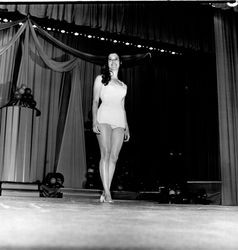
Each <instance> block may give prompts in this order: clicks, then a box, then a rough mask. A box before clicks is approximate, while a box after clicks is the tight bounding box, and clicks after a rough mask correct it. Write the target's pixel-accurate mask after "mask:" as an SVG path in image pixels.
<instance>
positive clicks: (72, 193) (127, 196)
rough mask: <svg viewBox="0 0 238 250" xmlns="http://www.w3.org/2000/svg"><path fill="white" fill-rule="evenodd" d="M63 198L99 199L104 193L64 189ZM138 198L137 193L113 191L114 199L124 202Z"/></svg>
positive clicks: (94, 190)
mask: <svg viewBox="0 0 238 250" xmlns="http://www.w3.org/2000/svg"><path fill="white" fill-rule="evenodd" d="M61 191H62V193H63V197H77V198H79V197H82V198H92V199H97V198H99V197H100V195H101V193H102V191H101V190H99V189H72V188H62V189H61ZM137 196H138V193H137V192H131V191H112V197H113V199H122V200H136V199H137Z"/></svg>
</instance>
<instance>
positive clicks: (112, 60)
mask: <svg viewBox="0 0 238 250" xmlns="http://www.w3.org/2000/svg"><path fill="white" fill-rule="evenodd" d="M120 63H121V61H120V58H119V56H118V54H116V53H111V54H109V55H108V62H107V64H106V67H105V69H104V71H103V72H102V74H101V75H98V76H97V77H96V79H95V82H94V89H93V107H92V115H93V131H94V133H96V134H97V139H98V143H99V147H100V153H101V159H100V163H99V172H100V177H101V180H102V184H103V189H104V191H103V193H102V195H101V197H100V201H101V202H112V197H111V193H110V187H111V182H112V178H113V174H114V171H115V166H116V162H117V159H118V155H119V153H120V150H121V147H122V144H123V141H128V140H129V139H130V133H129V127H128V124H127V118H126V112H125V108H124V103H125V96H126V93H127V86H126V85H125V84H124V83H123V82H121V81H120V80H119V79H118V71H119V68H120ZM100 100H101V104H100V106H99V101H100Z"/></svg>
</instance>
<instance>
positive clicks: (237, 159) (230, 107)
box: [214, 11, 238, 205]
mask: <svg viewBox="0 0 238 250" xmlns="http://www.w3.org/2000/svg"><path fill="white" fill-rule="evenodd" d="M237 23H238V18H237V16H236V15H234V13H233V14H232V13H231V12H222V11H217V12H216V14H215V17H214V27H215V48H216V66H217V86H218V104H219V134H220V165H221V177H222V204H223V205H238V182H237V180H238V154H237V152H238V68H237V65H238V47H237V44H238V40H237V34H238V25H237Z"/></svg>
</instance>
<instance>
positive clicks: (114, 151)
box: [108, 128, 124, 189]
mask: <svg viewBox="0 0 238 250" xmlns="http://www.w3.org/2000/svg"><path fill="white" fill-rule="evenodd" d="M123 140H124V129H123V128H115V129H113V130H112V135H111V150H110V157H109V176H108V177H109V178H108V187H109V189H110V187H111V183H112V179H113V175H114V172H115V167H116V162H117V159H118V156H119V153H120V151H121V147H122V144H123Z"/></svg>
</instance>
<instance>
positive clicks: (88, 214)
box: [0, 196, 238, 250]
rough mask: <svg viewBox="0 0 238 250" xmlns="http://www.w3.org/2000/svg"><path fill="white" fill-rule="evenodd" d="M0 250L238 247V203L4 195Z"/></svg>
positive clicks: (224, 249)
mask: <svg viewBox="0 0 238 250" xmlns="http://www.w3.org/2000/svg"><path fill="white" fill-rule="evenodd" d="M0 223H1V226H0V249H85V250H89V249H137V250H139V249H146V250H149V249H163V250H164V249H166V250H167V249H168V250H173V249H181V250H185V249H189V250H191V249H196V250H197V249H209V250H211V249H216V250H218V249H221V250H228V249H234V250H235V249H237V247H238V207H235V206H234V207H228V206H219V205H178V204H176V205H169V204H168V205H166V204H158V203H156V202H146V201H133V200H130V201H128V200H127V201H125V200H115V202H114V203H113V204H106V203H102V204H101V203H99V201H98V199H96V198H77V197H76V198H75V197H65V198H62V199H60V198H58V199H57V198H38V197H3V196H0Z"/></svg>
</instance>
